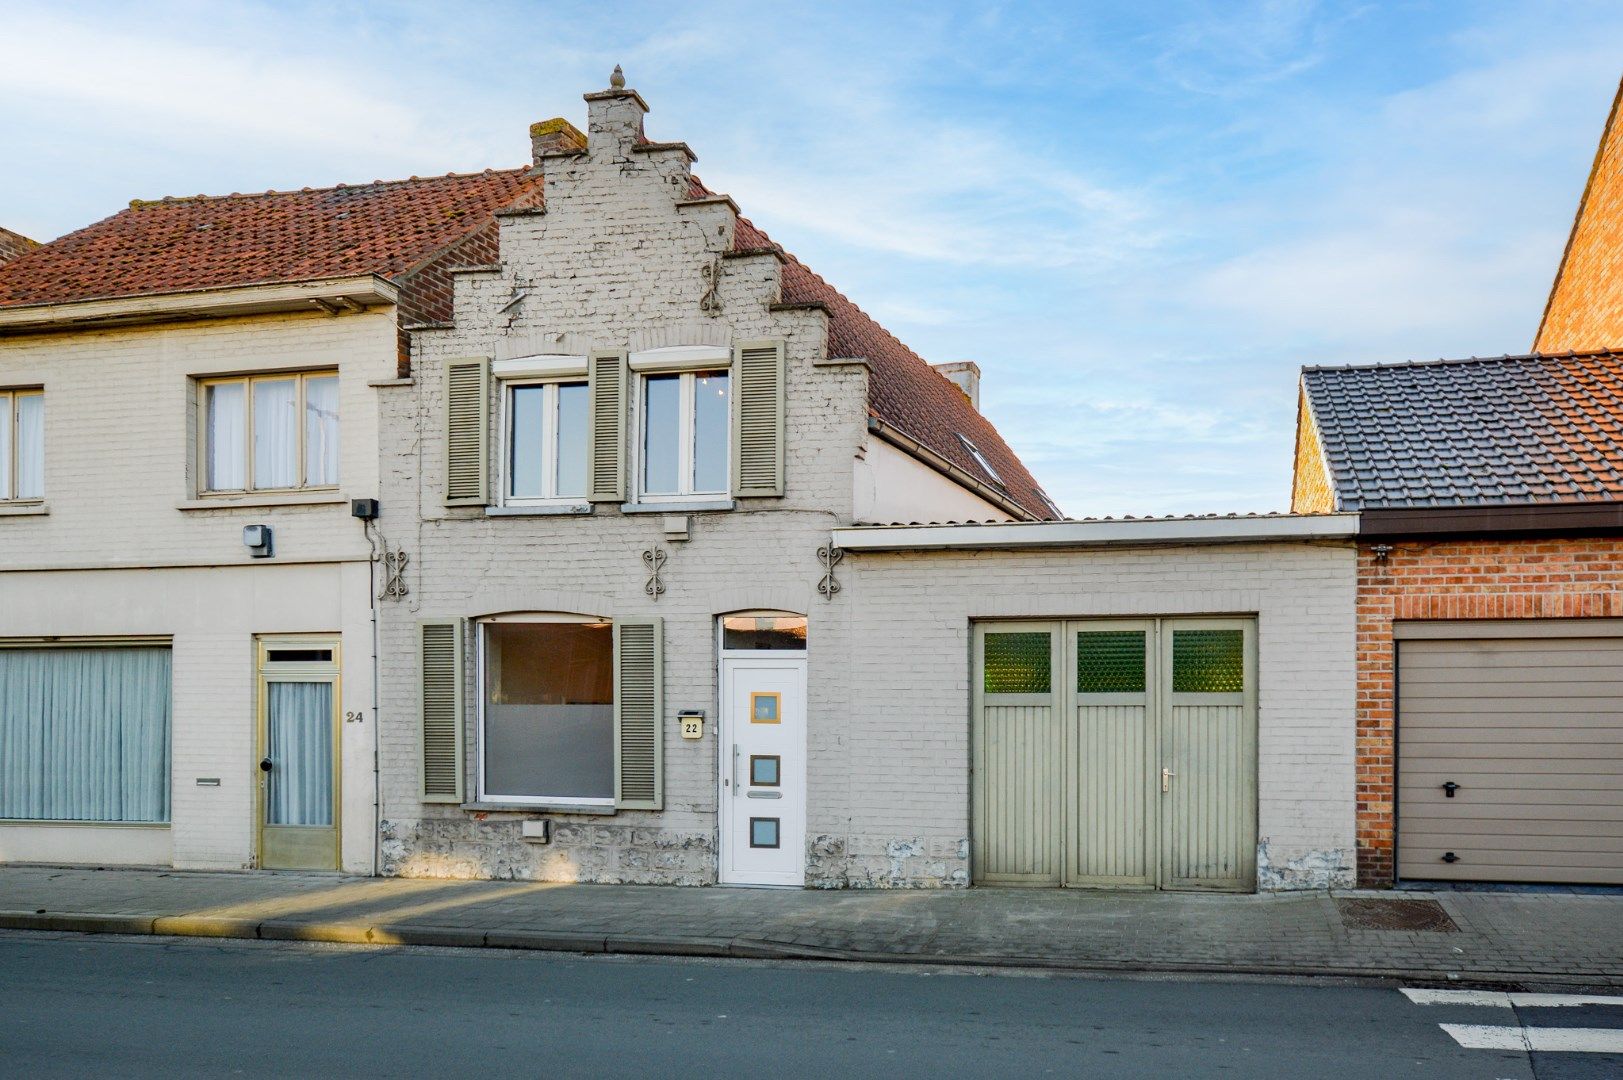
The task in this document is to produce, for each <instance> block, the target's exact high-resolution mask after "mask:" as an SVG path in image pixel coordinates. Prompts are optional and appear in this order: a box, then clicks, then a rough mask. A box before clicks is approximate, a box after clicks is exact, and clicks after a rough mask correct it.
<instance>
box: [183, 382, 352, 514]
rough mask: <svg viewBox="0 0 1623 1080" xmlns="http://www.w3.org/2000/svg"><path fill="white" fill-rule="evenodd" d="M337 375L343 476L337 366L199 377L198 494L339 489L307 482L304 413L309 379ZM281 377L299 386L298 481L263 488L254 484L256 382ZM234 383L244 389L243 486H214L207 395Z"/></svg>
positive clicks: (341, 422)
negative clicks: (305, 480)
mask: <svg viewBox="0 0 1623 1080" xmlns="http://www.w3.org/2000/svg"><path fill="white" fill-rule="evenodd" d="M323 378H334V379H339V383H338V393H339V402H340V405H339V413H338V439H339V442H338V468H339V474H340V476H342V474H343V467H344V449H343V447H344V443H343V439H344V414H343V406H342V402H343V387H344V384H343V380H342V379H341V378H340V376H339V374H338V369H337V368H315V369H311V370H307V371H256V372H253V373H251V374H245V375H221V376H209V377H207V378H200V379H197V380H196V383H197V387H196V391H197V462H196V465H195V467H196V469H197V485H196V486H197V494H198V495H199V496H200V497H204V498H207V497H209V496H214V495H244V494H252V493H256V492H269V493H275V492H294V491H337V490H338V489H339V487H340V486H341V485H340V484H306V483H305V482H304V477H305V464H306V463H305V445H304V441H305V435H306V425H305V416H304V386H305V382H306V380H308V379H323ZM278 379H293V380H294V381H295V382H296V383H297V386H298V395H297V398H296V404H295V405H294V410H295V412H296V413H297V415H298V423H297V424H296V425H295V426H296V427H297V428H298V438H299V453H298V461H297V463H296V464H295V466H294V475H296V476H297V477H298V480H299V482H298V483H297V484H294V485H293V486H292V487H274V488H262V487H255V486H254V389H253V384H254V383H256V382H271V381H275V380H278ZM231 383H241V384H242V385H243V391H242V478H243V486H242V487H240V488H211V487H209V486H208V480H209V451H210V450H211V449H212V448H211V447H210V446H209V414H208V398H209V387H211V386H224V385H228V384H231Z"/></svg>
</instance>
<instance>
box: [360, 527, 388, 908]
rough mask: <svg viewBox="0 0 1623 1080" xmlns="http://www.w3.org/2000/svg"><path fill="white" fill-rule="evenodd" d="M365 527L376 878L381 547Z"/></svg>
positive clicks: (374, 870) (379, 837)
mask: <svg viewBox="0 0 1623 1080" xmlns="http://www.w3.org/2000/svg"><path fill="white" fill-rule="evenodd" d="M362 525H363V526H364V528H365V530H366V542H367V544H368V545H369V546H370V547H371V549H372V557H371V558H370V559H368V560H367V563H366V599H367V604H368V606H369V607H370V608H371V609H372V876H373V877H377V876H378V872H379V870H380V869H382V862H383V850H382V849H383V841H382V833H383V771H382V764H383V759H382V742H383V740H382V731H381V729H380V728H379V726H378V679H379V678H380V677H381V676H382V670H381V668H382V665H381V664H380V663H379V661H378V651H379V650H378V581H377V574H378V545H377V542H376V541H375V540H373V539H372V522H370V521H366V522H363V523H362Z"/></svg>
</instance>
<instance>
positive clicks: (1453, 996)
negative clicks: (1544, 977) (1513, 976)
mask: <svg viewBox="0 0 1623 1080" xmlns="http://www.w3.org/2000/svg"><path fill="white" fill-rule="evenodd" d="M1403 996H1404V997H1406V998H1408V999H1409V1000H1410V1001H1412V1002H1414V1003H1415V1004H1416V1005H1487V1006H1492V1007H1494V1008H1500V1009H1508V1008H1510V1007H1511V1006H1512V1005H1515V1006H1517V1007H1519V1008H1523V1009H1575V1008H1579V1007H1581V1006H1584V1005H1623V997H1596V996H1594V995H1589V994H1515V993H1510V994H1507V993H1504V992H1502V991H1498V990H1414V989H1411V988H1409V987H1407V986H1406V987H1404V988H1403Z"/></svg>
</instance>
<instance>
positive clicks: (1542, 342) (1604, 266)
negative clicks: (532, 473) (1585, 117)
mask: <svg viewBox="0 0 1623 1080" xmlns="http://www.w3.org/2000/svg"><path fill="white" fill-rule="evenodd" d="M1619 94H1620V99H1623V87H1620V88H1619ZM1618 113H1619V109H1618V102H1617V101H1616V100H1614V101H1613V103H1612V112H1611V116H1610V117H1608V119H1607V121H1606V130H1605V132H1604V133H1603V134H1602V135H1601V140H1600V148H1599V150H1597V151H1596V154H1595V164H1594V166H1593V169H1592V171H1591V172H1590V176H1589V183H1588V185H1587V186H1586V187H1585V189H1584V195H1583V199H1582V201H1581V202H1580V203H1579V204H1578V215H1577V220H1576V221H1575V222H1574V223H1573V227H1572V236H1571V238H1570V239H1569V240H1568V241H1567V250H1566V253H1565V255H1563V257H1562V260H1561V268H1560V270H1559V271H1558V272H1557V274H1556V279H1555V285H1554V286H1553V287H1552V289H1551V290H1550V300H1549V305H1548V307H1547V308H1546V309H1545V313H1544V320H1543V322H1542V323H1541V324H1540V326H1539V331H1538V337H1537V340H1536V341H1535V342H1534V344H1533V348H1534V350H1535V351H1537V352H1567V351H1569V350H1571V351H1575V352H1584V351H1588V350H1593V349H1606V348H1614V347H1617V346H1620V345H1623V123H1620V122H1619V119H1618Z"/></svg>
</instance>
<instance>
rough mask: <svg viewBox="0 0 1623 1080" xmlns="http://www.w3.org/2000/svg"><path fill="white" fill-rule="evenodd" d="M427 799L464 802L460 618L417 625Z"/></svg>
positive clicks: (424, 799) (424, 792) (425, 797)
mask: <svg viewBox="0 0 1623 1080" xmlns="http://www.w3.org/2000/svg"><path fill="white" fill-rule="evenodd" d="M417 653H418V657H419V659H420V662H421V664H422V669H421V676H420V685H419V687H418V700H419V702H420V703H421V709H422V723H421V725H420V729H421V730H420V736H421V743H422V746H421V749H422V755H421V756H422V769H423V791H422V794H423V801H424V802H450V803H459V802H461V801H462V703H463V693H462V620H460V619H432V620H424V621H423V622H420V623H418V624H417Z"/></svg>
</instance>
